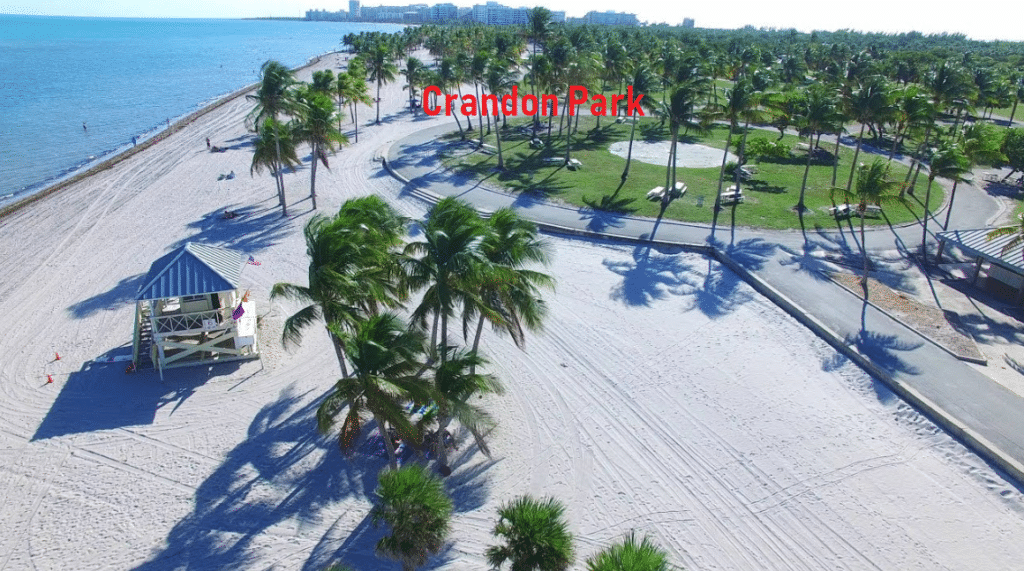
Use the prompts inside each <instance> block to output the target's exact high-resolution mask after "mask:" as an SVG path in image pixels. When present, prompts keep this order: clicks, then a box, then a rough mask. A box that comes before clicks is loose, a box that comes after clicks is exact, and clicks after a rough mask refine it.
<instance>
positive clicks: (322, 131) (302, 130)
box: [296, 77, 348, 210]
mask: <svg viewBox="0 0 1024 571" xmlns="http://www.w3.org/2000/svg"><path fill="white" fill-rule="evenodd" d="M332 79H333V77H332ZM302 98H303V99H304V101H303V103H304V105H303V107H302V111H301V112H300V114H299V122H298V125H297V127H298V128H297V129H296V135H297V137H296V138H297V139H298V140H299V141H301V142H304V143H308V144H309V146H310V147H311V153H310V155H311V161H310V162H311V164H310V176H309V197H310V199H311V200H312V202H313V210H316V166H317V162H318V161H319V162H321V163H323V165H324V166H325V167H327V168H331V167H330V165H328V163H327V154H328V153H333V152H334V151H335V145H343V144H345V143H348V137H346V136H345V135H344V134H342V133H341V131H339V130H338V129H337V128H336V127H335V126H334V115H335V111H334V103H333V102H332V101H331V99H330V97H329V96H327V95H326V94H324V93H320V92H316V91H309V92H306V93H304V94H303V95H302Z"/></svg>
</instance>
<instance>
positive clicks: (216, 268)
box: [136, 242, 245, 300]
mask: <svg viewBox="0 0 1024 571" xmlns="http://www.w3.org/2000/svg"><path fill="white" fill-rule="evenodd" d="M244 267H245V256H244V255H243V254H242V253H241V252H238V251H237V250H229V249H227V248H218V247H216V246H207V245H205V244H197V243H195V242H188V243H186V244H185V245H184V246H182V247H180V248H177V249H175V250H173V251H171V252H170V253H168V254H166V255H165V256H163V257H162V258H160V259H159V260H157V261H155V262H153V265H152V266H150V267H149V273H148V274H146V279H145V281H143V286H142V288H140V289H139V295H138V297H137V298H136V299H140V300H141V299H163V298H167V297H183V296H187V295H203V294H209V293H216V292H221V291H230V290H234V289H237V288H238V284H239V280H240V278H241V275H242V268H244Z"/></svg>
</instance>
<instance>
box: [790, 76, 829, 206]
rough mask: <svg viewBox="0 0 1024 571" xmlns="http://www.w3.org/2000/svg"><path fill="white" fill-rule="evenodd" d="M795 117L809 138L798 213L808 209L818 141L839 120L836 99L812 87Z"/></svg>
mask: <svg viewBox="0 0 1024 571" xmlns="http://www.w3.org/2000/svg"><path fill="white" fill-rule="evenodd" d="M796 110H797V115H796V117H795V119H796V122H797V124H798V125H799V126H800V134H802V135H807V136H808V145H807V164H806V165H805V166H804V178H803V182H801V184H800V200H798V201H797V203H796V210H797V212H803V211H804V210H805V209H806V206H805V205H804V193H805V192H806V191H807V175H808V174H809V173H810V171H811V159H812V158H813V157H814V153H815V150H816V149H817V140H818V139H819V138H820V137H821V133H822V132H824V131H827V130H828V129H830V128H832V127H833V126H834V125H835V124H836V122H837V121H838V120H839V115H838V113H837V112H836V108H835V105H834V99H833V97H832V94H831V92H830V91H829V90H828V88H827V87H823V86H819V85H812V86H811V87H810V88H809V89H807V91H806V92H805V93H804V97H803V98H801V99H800V101H799V102H798V104H797V107H796Z"/></svg>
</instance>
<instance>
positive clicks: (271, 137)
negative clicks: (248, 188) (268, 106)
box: [249, 117, 301, 216]
mask: <svg viewBox="0 0 1024 571" xmlns="http://www.w3.org/2000/svg"><path fill="white" fill-rule="evenodd" d="M293 135H294V133H293V132H292V128H291V126H290V125H286V124H283V123H281V122H279V121H277V120H276V119H274V118H273V117H267V118H266V119H265V120H264V121H263V128H262V129H260V133H259V135H257V136H256V139H255V140H254V141H253V155H252V165H251V166H250V167H249V174H250V175H251V174H253V173H260V172H263V168H264V167H266V168H268V169H269V170H270V172H271V174H273V175H274V182H275V183H276V185H277V199H278V203H279V204H280V205H281V216H288V205H287V199H286V198H285V194H284V169H285V168H289V167H296V166H298V165H299V164H301V161H299V157H298V154H297V152H296V150H295V139H294V137H293Z"/></svg>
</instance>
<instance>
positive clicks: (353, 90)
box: [337, 58, 374, 143]
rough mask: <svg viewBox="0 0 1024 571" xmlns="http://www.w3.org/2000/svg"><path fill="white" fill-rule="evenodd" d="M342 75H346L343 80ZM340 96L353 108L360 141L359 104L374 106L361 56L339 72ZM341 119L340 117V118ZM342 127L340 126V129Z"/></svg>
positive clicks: (353, 117) (356, 134) (338, 87)
mask: <svg viewBox="0 0 1024 571" xmlns="http://www.w3.org/2000/svg"><path fill="white" fill-rule="evenodd" d="M342 75H344V76H346V79H345V80H342V79H341V78H342ZM337 90H338V97H339V101H340V100H344V101H345V102H347V103H348V104H349V105H350V106H351V108H352V124H353V125H354V126H355V130H356V132H355V141H356V142H357V143H358V142H359V104H360V103H362V104H363V105H370V106H373V104H374V103H373V99H370V91H369V88H368V87H366V66H365V65H364V64H363V60H362V59H361V58H352V59H351V60H349V62H348V70H347V71H346V72H345V73H344V74H340V73H339V74H338V85H337ZM339 120H340V118H339ZM340 128H341V127H339V129H340Z"/></svg>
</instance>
